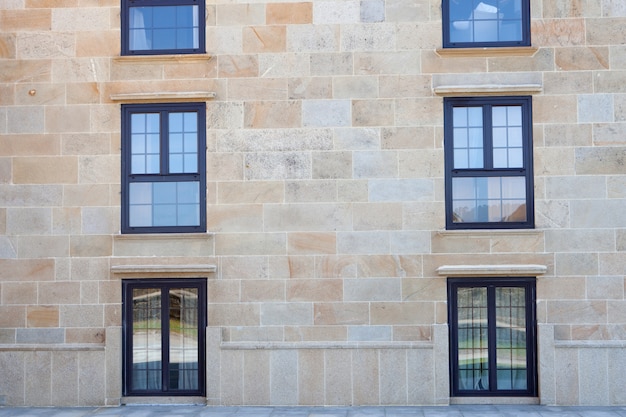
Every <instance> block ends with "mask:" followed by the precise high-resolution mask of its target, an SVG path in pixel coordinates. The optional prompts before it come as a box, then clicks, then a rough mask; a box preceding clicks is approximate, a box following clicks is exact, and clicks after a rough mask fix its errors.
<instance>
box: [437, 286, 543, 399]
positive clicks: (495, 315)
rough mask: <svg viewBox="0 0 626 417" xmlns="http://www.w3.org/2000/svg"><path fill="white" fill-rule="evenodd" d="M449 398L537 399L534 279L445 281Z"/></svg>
mask: <svg viewBox="0 0 626 417" xmlns="http://www.w3.org/2000/svg"><path fill="white" fill-rule="evenodd" d="M448 309H449V311H448V317H449V322H450V323H449V324H450V369H451V372H450V374H451V375H450V376H451V395H452V396H536V395H537V388H536V387H537V376H536V362H537V360H536V330H535V329H536V324H535V322H536V319H535V278H515V279H512V278H511V279H509V278H501V279H494V278H490V279H468V278H449V279H448Z"/></svg>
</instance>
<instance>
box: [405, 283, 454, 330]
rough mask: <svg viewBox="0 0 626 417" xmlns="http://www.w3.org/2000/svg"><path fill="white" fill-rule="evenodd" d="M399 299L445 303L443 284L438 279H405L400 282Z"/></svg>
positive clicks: (445, 291) (445, 296)
mask: <svg viewBox="0 0 626 417" xmlns="http://www.w3.org/2000/svg"><path fill="white" fill-rule="evenodd" d="M400 299H401V300H404V301H446V300H447V290H446V285H445V282H444V281H443V280H442V279H438V278H405V279H403V280H402V294H401V298H400ZM419 330H420V331H422V328H421V327H420V328H419ZM394 333H395V332H394Z"/></svg>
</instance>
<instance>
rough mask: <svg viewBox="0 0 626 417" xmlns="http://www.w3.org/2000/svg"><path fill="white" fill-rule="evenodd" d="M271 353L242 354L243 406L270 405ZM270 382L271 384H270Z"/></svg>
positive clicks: (248, 352) (245, 352)
mask: <svg viewBox="0 0 626 417" xmlns="http://www.w3.org/2000/svg"><path fill="white" fill-rule="evenodd" d="M273 353H274V352H271V351H254V350H250V351H244V352H243V403H242V404H244V405H263V404H270V389H271V388H270V383H271V384H272V385H273V381H272V380H271V377H270V355H272V354H273ZM270 381H271V382H270Z"/></svg>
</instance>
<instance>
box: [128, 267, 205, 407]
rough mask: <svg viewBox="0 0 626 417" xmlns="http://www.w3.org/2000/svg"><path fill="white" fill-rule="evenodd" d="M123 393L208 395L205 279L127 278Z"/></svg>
mask: <svg viewBox="0 0 626 417" xmlns="http://www.w3.org/2000/svg"><path fill="white" fill-rule="evenodd" d="M122 299H123V327H124V333H123V335H124V337H123V344H124V368H123V374H124V375H123V378H124V395H128V396H130V395H199V396H204V395H205V384H204V381H205V329H206V280H205V279H152V280H135V279H133V280H123V281H122Z"/></svg>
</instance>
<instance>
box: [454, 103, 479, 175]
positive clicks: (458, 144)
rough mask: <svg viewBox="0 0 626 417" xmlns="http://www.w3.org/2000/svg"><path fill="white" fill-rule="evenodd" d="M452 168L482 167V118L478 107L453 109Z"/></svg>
mask: <svg viewBox="0 0 626 417" xmlns="http://www.w3.org/2000/svg"><path fill="white" fill-rule="evenodd" d="M452 114H453V118H454V119H453V122H452V125H453V129H454V130H453V132H454V134H453V139H452V140H453V148H454V150H455V152H454V168H456V169H466V168H483V167H484V161H483V121H482V120H483V119H482V108H480V107H455V108H454V109H453V113H452Z"/></svg>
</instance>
